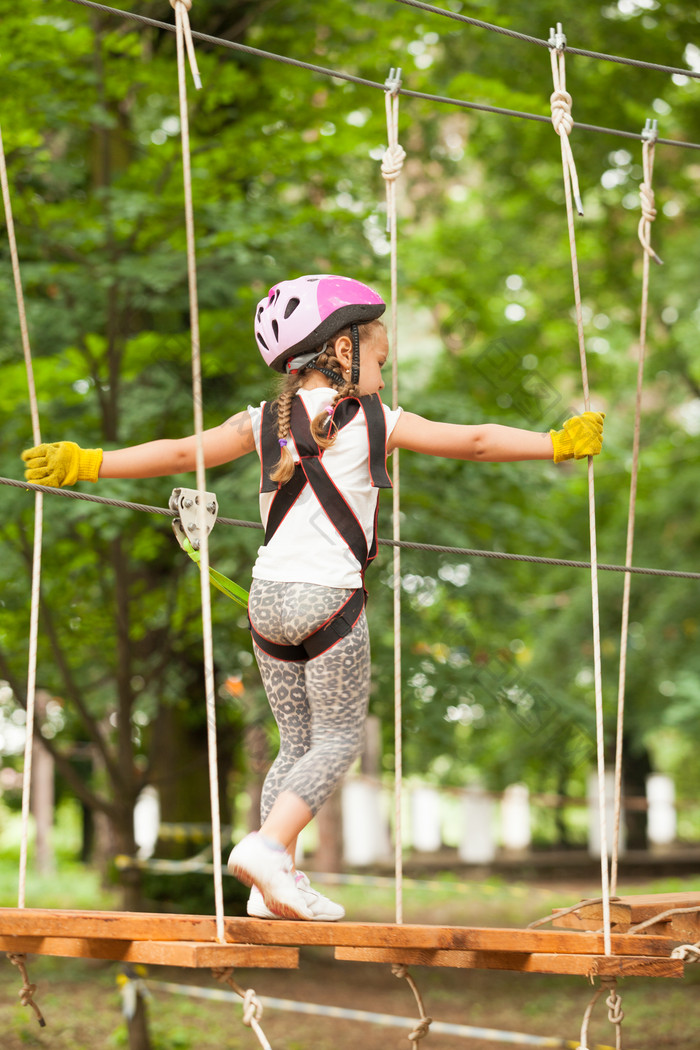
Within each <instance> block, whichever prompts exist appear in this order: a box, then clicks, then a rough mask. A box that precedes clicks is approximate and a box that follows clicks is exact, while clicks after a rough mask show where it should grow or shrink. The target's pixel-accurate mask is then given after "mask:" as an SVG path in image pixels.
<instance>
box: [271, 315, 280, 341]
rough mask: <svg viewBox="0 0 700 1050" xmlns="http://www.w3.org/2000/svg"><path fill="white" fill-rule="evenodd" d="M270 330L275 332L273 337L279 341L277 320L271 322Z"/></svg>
mask: <svg viewBox="0 0 700 1050" xmlns="http://www.w3.org/2000/svg"><path fill="white" fill-rule="evenodd" d="M272 331H273V332H274V333H275V339H276V340H277V342H278V343H279V341H280V327H279V325H278V324H277V321H274V320H273V322H272Z"/></svg>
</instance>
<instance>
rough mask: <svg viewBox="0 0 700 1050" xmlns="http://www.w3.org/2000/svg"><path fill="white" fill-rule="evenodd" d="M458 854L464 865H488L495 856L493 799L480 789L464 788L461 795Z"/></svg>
mask: <svg viewBox="0 0 700 1050" xmlns="http://www.w3.org/2000/svg"><path fill="white" fill-rule="evenodd" d="M458 853H459V859H460V860H462V861H464V863H465V864H490V863H491V861H492V860H493V859H494V857H495V856H496V836H495V833H494V804H493V799H492V798H490V796H489V795H488V794H487V793H486V792H485V791H484V790H483V789H482V788H479V787H470V788H465V790H464V792H463V794H462V835H461V838H460V841H459V846H458Z"/></svg>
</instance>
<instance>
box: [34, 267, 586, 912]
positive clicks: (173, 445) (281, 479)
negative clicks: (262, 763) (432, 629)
mask: <svg viewBox="0 0 700 1050" xmlns="http://www.w3.org/2000/svg"><path fill="white" fill-rule="evenodd" d="M384 310H385V304H384V302H383V301H382V299H381V298H380V297H379V295H377V293H376V292H374V291H373V290H372V289H371V288H368V287H367V286H366V285H364V284H361V283H360V282H359V281H355V280H352V279H350V278H347V277H337V276H331V275H323V274H322V275H312V276H305V277H299V278H297V279H295V280H290V281H282V282H281V283H280V284H278V285H276V286H275V287H274V288H272V289H271V290H270V292H269V294H268V295H267V296H266V297H265V298H264V299H263V300H261V302H260V303H259V304H258V307H257V310H256V314H255V337H256V341H257V344H258V348H259V350H260V353H261V354H262V357H263V360H264V361H265V363H266V364H267V365H269V366H270V367H271V368H273V369H275V370H276V371H278V372H281V373H283V374H284V375H286V377H287V378H286V380H285V383H284V386H283V388H282V391H281V393H280V395H279V396H278V397H277V399H276V400H274V401H272V402H263V403H262V405H261V406H260V407H259V408H248V410H247V411H244V412H239V413H238V414H237V415H235V416H232V417H231V418H230V419H229V420H227V422H226V423H223V424H222V425H221V426H218V427H215V428H214V429H212V430H208V431H206V432H205V433H204V435H203V441H204V455H205V462H206V465H207V467H215V466H220V465H221V464H224V463H228V462H230V461H231V460H234V459H238V458H239V457H240V456H242V455H244V454H246V453H248V452H253V451H256V452H257V453H258V456H259V457H260V460H261V486H260V510H261V517H262V521H263V524H264V525H265V530H266V531H265V541H264V543H263V545H262V546H261V547H260V549H259V551H258V557H257V560H256V562H255V565H254V567H253V582H252V587H251V591H250V602H249V607H248V612H249V618H250V624H251V631H252V635H253V641H254V649H255V656H256V659H257V661H258V666H259V668H260V674H261V676H262V680H263V684H264V686H265V690H266V693H267V696H268V699H269V702H270V707H271V708H272V712H273V714H274V717H275V719H276V721H277V724H278V726H279V731H280V750H279V754H278V755H277V758H276V759H275V761H274V763H273V765H272V767H271V769H270V771H269V773H268V775H267V778H266V780H265V785H264V790H263V796H262V806H261V817H262V824H261V827H260V831H259V832H255V833H252V834H250V835H248V836H246V837H245V838H244V839H243V840H242V841H241V842H240V843H239V844H238V845H237V846H235V847H234V849H233V851H232V853H231V855H230V857H229V861H228V867H229V871H230V872H231V873H232V874H233V875H235V876H236V877H237V878H238V879H240V880H241V881H242V882H244V883H246V885H248V886H251V887H252V890H251V895H250V899H249V902H248V913H249V914H251V915H256V916H259V917H264V918H275V917H277V916H280V917H285V918H298V919H316V920H324V919H325V920H335V919H340V918H342V917H343V915H344V912H343V909H342V908H341V907H340V905H338V904H335V903H334V902H333V901H330V900H328V899H327V898H326V897H323V896H322V895H321V894H320V893H318V892H317V891H316V890H314V889H313V888H312V887H311V885H310V883H309V880H308V878H307V877H306V876H305V875H304V874H303V873H302V872H295V870H294V862H293V857H294V852H295V844H296V839H297V836H298V834H299V832H300V831H301V830H302V828H304V827H305V826H306V824H308V822H309V821H310V820H311V819H312V817H313V816H314V814H315V813H316V812H317V811H318V809H319V807H320V806H321V805H322V804H323V802H325V800H326V799H327V798H328V796H329V795H330V794H331V792H332V791H333V790H334V789H335V787H336V786H337V784H338V783H339V781H340V780H341V779H342V777H343V775H344V774H345V773H346V772H347V770H348V769H349V767H350V766H351V765H352V763H353V762H354V760H355V759H356V758H357V757H358V755H359V754H360V751H361V747H362V739H363V726H364V719H365V714H366V711H367V702H368V696H369V665H370V660H369V639H368V634H367V621H366V618H365V613H364V601H365V592H364V573H365V569H366V567H367V565H368V564H369V562H370V561H371V560H372V558H373V557H374V555H375V553H376V513H377V503H378V491H377V490H378V489H379V488H388V487H390V485H391V482H390V481H389V477H388V475H387V472H386V457H387V455H388V454H389V453H391V452H392V451H393V450H394V449H395V448H405V449H412V450H413V451H415V452H424V453H427V454H428V455H432V456H444V457H451V458H454V459H469V460H483V461H485V462H511V461H515V460H537V459H552V458H553V459H554V461H555V462H556V463H559V462H561V461H562V460H564V459H571V458H574V457H575V458H577V459H579V458H582V457H585V456H589V455H597V454H598V453H599V452H600V450H601V447H602V428H603V416H602V415H601V414H600V413H596V412H585V413H584V414H583V415H582V416H574V417H573V418H572V419H569V420H568V421H567V422H566V423H565V424H564V427H563V429H562V430H560V431H551V432H550V433H549V434H546V433H535V432H533V431H529V430H518V429H515V428H512V427H505V426H499V425H496V424H482V425H478V426H463V425H458V424H452V423H442V422H435V421H432V420H429V419H424V418H422V417H421V416H417V415H414V414H412V413H409V412H403V411H402V410H401V409H398V410H396V411H392V410H390V409H389V408H387V407H386V406H385V405H383V404H382V402H381V400H380V397H379V395H380V392H381V390H382V389H383V387H384V381H383V379H382V367H383V366H384V364H385V363H386V360H387V356H388V353H389V345H388V340H387V335H386V331H385V328H384V325H383V323H382V322H381V321H380V320H379V318H380V316H381V315H382V314H383V312H384ZM195 449H196V440H195V438H194V437H193V436H192V437H187V438H182V439H180V440H163V441H151V442H148V443H147V444H144V445H136V446H134V447H131V448H125V449H117V450H114V451H108V452H102V450H101V449H88V450H85V449H80V448H79V447H78V446H77V445H75V444H74V443H73V442H67V441H62V442H58V443H56V444H53V445H39V446H38V447H37V448H33V449H29V450H27V451H26V452H24V453H23V454H22V458H23V459H24V460H25V462H26V464H27V470H26V472H25V476H26V478H27V480H29V481H34V482H38V483H40V484H45V485H71V484H73V483H74V482H75V481H84V480H88V481H96V480H97V479H98V477H99V478H146V477H157V476H160V475H165V474H178V473H181V472H184V471H191V470H194V467H195Z"/></svg>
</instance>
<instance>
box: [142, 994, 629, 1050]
mask: <svg viewBox="0 0 700 1050" xmlns="http://www.w3.org/2000/svg"><path fill="white" fill-rule="evenodd" d="M147 984H148V987H149V988H152V989H153V990H154V991H156V992H157V991H162V992H170V993H171V994H172V995H186V996H191V997H193V998H197V999H208V1000H210V1001H212V1002H233V1003H235V1002H236V1001H237V999H238V996H236V995H234V994H233V992H226V991H224V990H223V989H220V988H203V987H202V986H201V985H186V984H180V983H176V982H174V981H154V980H151V979H150V978H149V979H148V982H147ZM258 998H259V1000H260V1002H261V1003H262V1005H263V1007H265V1008H266V1009H270V1010H284V1011H287V1012H289V1013H297V1014H309V1015H311V1016H313V1017H335V1018H339V1019H341V1020H345V1021H366V1022H368V1023H370V1024H377V1025H383V1026H389V1027H395V1028H406V1027H408V1028H412V1027H414V1026H415V1023H416V1021H415V1018H414V1017H401V1016H398V1015H396V1014H380V1013H375V1012H374V1011H369V1010H353V1009H348V1008H346V1007H343V1006H327V1005H323V1004H321V1003H308V1002H297V1001H296V1000H293V999H277V998H274V997H272V996H269V995H260V996H258ZM430 1033H431V1035H456V1036H461V1037H462V1038H464V1039H470V1040H473V1039H482V1040H485V1041H488V1042H495V1043H514V1044H515V1045H517V1046H539V1047H549V1048H550V1050H552V1048H554V1050H575V1048H576V1047H578V1045H579V1043H578V1040H574V1039H559V1038H557V1037H556V1036H537V1035H528V1034H526V1033H523V1032H510V1031H502V1030H501V1029H498V1028H476V1027H474V1026H473V1025H463V1024H453V1023H452V1022H449V1021H433V1022H432V1023H431V1025H430ZM591 1050H613V1048H612V1047H611V1046H601V1045H600V1044H596V1045H595V1046H592V1047H591Z"/></svg>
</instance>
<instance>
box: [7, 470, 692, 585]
mask: <svg viewBox="0 0 700 1050" xmlns="http://www.w3.org/2000/svg"><path fill="white" fill-rule="evenodd" d="M0 485H11V486H12V487H13V488H18V489H31V490H32V491H34V492H48V493H51V494H53V495H55V496H67V497H68V499H77V500H85V501H87V502H88V503H102V504H104V505H106V506H108V507H119V508H121V509H123V510H139V511H143V512H144V513H146V514H160V515H161V516H162V517H164V518H174V517H176V516H177V511H174V510H168V509H167V508H166V507H152V506H150V505H149V504H146V503H130V502H129V501H128V500H122V499H108V498H107V497H105V496H92V495H91V494H90V493H89V492H74V491H72V490H71V489H57V488H52V487H50V486H48V485H34V484H32V483H31V482H29V481H18V480H17V478H2V477H0ZM216 521H217V524H219V525H237V526H238V527H239V528H243V529H262V525H261V524H260V522H258V521H242V520H240V519H239V518H217V519H216ZM377 543H378V544H379V545H380V546H383V547H403V548H404V549H405V550H409V551H432V552H433V553H436V554H461V555H463V556H464V557H468V558H500V559H501V560H504V561H523V562H529V563H532V564H534V565H559V566H561V567H562V568H565V569H590V567H591V563H590V562H589V561H572V560H570V559H567V558H543V557H540V556H539V555H536V554H509V553H507V552H506V551H483V550H476V549H474V548H472V547H447V546H443V545H441V544H438V543H416V542H413V541H412V540H385V539H382V538H381V537H380V538H379V539H378V540H377ZM598 568H599V569H601V570H603V571H605V572H628V573H632V574H633V575H638V576H670V577H673V578H675V579H679V580H700V572H682V571H681V570H677V569H650V568H646V567H644V566H639V565H600V564H599V565H598Z"/></svg>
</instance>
